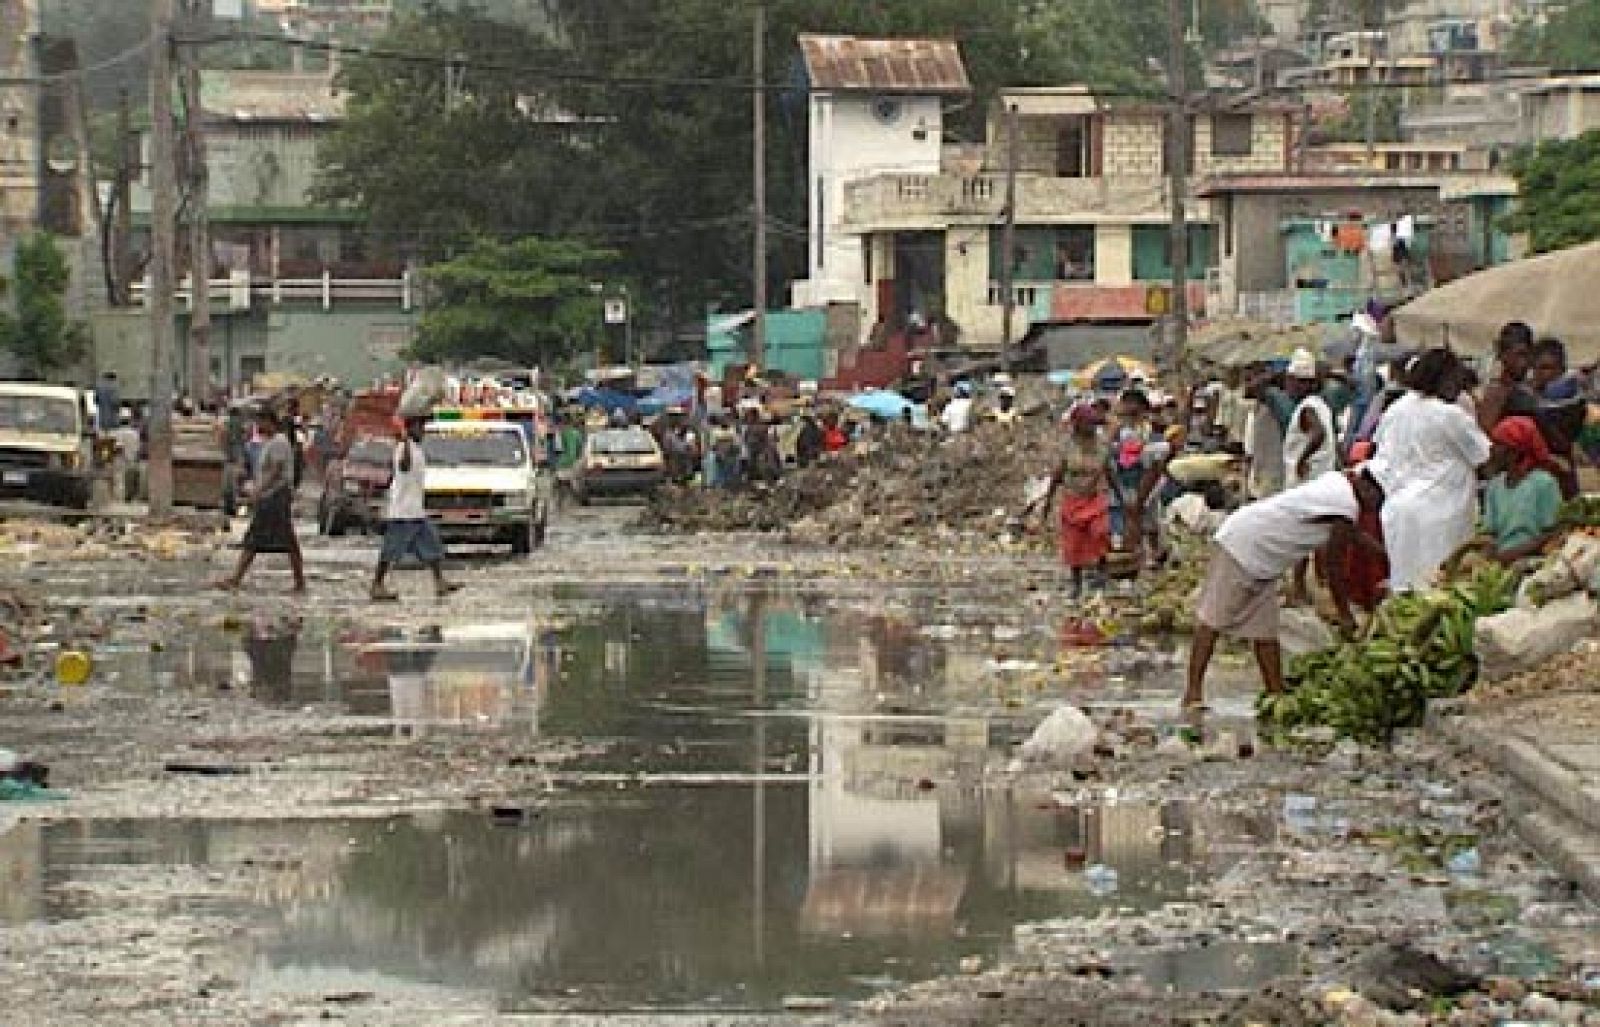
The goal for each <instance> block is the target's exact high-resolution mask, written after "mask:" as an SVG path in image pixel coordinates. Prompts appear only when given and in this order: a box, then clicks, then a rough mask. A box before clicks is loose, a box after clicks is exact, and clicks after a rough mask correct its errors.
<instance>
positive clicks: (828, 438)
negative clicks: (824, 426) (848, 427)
mask: <svg viewBox="0 0 1600 1027" xmlns="http://www.w3.org/2000/svg"><path fill="white" fill-rule="evenodd" d="M849 444H850V440H849V439H848V438H846V437H845V434H844V432H842V431H840V430H839V429H838V428H829V429H828V430H827V431H825V432H823V433H822V448H823V449H824V450H825V451H827V452H829V453H837V452H839V450H841V449H843V448H844V447H846V446H848V445H849Z"/></svg>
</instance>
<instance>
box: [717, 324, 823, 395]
mask: <svg viewBox="0 0 1600 1027" xmlns="http://www.w3.org/2000/svg"><path fill="white" fill-rule="evenodd" d="M727 317H728V315H727V314H711V315H709V316H708V317H707V318H706V356H707V358H708V360H709V362H710V364H711V374H712V377H714V378H721V377H722V373H723V371H724V370H726V369H727V367H728V365H729V364H740V363H743V362H744V359H745V344H744V339H745V334H744V332H745V331H748V328H745V329H744V330H743V331H733V332H726V331H716V330H715V325H716V324H717V322H719V321H722V320H725V319H726V318H727ZM827 321H828V319H827V314H826V313H825V312H824V311H821V310H772V311H768V312H767V354H766V361H765V365H764V366H765V367H766V368H767V369H769V370H774V371H782V372H784V373H785V374H789V375H793V376H794V377H796V378H800V379H809V380H813V381H814V380H818V379H821V378H823V377H825V372H826V370H827V362H826V351H827V328H828V323H827Z"/></svg>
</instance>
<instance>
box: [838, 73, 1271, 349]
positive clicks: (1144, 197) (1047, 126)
mask: <svg viewBox="0 0 1600 1027" xmlns="http://www.w3.org/2000/svg"><path fill="white" fill-rule="evenodd" d="M1008 110H1014V111H1015V116H1016V120H1017V133H1018V146H1017V149H1018V169H1017V170H1018V176H1017V177H1018V182H1017V223H1018V228H1017V233H1016V248H1015V250H1014V251H1013V252H1012V253H1011V254H1010V255H1009V259H1010V260H1011V261H1012V264H1013V267H1012V273H1013V274H1012V277H1013V282H1014V288H1015V301H1016V304H1017V309H1018V319H1017V326H1016V329H1015V332H1016V336H1017V338H1020V337H1021V336H1022V334H1023V333H1024V332H1026V331H1027V330H1028V329H1029V328H1030V327H1033V326H1043V325H1052V326H1066V325H1100V326H1106V327H1108V328H1112V327H1122V328H1126V327H1127V326H1129V325H1135V326H1141V325H1149V324H1150V323H1151V322H1152V321H1153V320H1154V319H1155V317H1156V314H1157V312H1158V311H1159V310H1160V304H1159V298H1160V295H1161V294H1164V292H1165V290H1166V287H1167V282H1168V280H1169V279H1170V276H1171V269H1170V267H1169V264H1168V240H1169V237H1170V227H1169V225H1170V214H1169V210H1170V196H1169V194H1168V187H1167V178H1166V155H1165V150H1166V145H1165V137H1166V132H1165V122H1164V112H1163V110H1162V108H1161V107H1160V106H1157V105H1148V104H1140V103H1120V104H1119V103H1115V102H1113V101H1111V100H1108V99H1104V98H1101V97H1097V96H1095V95H1094V94H1093V93H1092V92H1090V91H1089V90H1088V89H1086V88H1083V87H1077V86H1070V87H1060V88H1045V89H1018V90H1008V91H1006V92H1004V93H1002V94H1001V96H1000V98H999V100H998V101H997V103H996V105H995V107H994V109H993V111H992V112H991V115H990V118H989V123H988V131H987V138H986V140H985V143H984V145H983V146H981V147H959V146H951V147H946V149H945V157H944V160H943V167H942V169H941V170H940V171H939V172H937V173H929V172H903V171H889V172H878V173H873V174H869V175H865V176H862V177H859V178H856V179H855V180H854V181H852V182H850V183H849V184H848V185H847V187H846V189H845V211H844V222H843V226H842V227H843V231H844V234H845V235H846V237H847V239H848V240H849V242H848V243H847V244H846V245H847V246H848V247H849V248H859V250H860V252H861V254H862V260H861V263H860V265H859V268H860V273H861V276H862V277H861V282H862V285H863V286H864V287H865V288H864V289H863V291H862V295H863V296H864V301H863V303H864V305H863V316H862V321H863V322H864V324H866V325H868V326H880V331H881V330H883V329H887V330H889V331H893V330H895V329H897V328H899V327H900V326H902V325H904V324H907V323H915V322H917V321H919V320H922V321H927V322H933V321H936V320H939V319H948V321H949V322H951V323H953V325H954V326H955V327H956V328H957V329H959V339H960V342H961V344H962V345H963V346H965V347H969V348H976V349H994V348H996V347H998V345H999V344H1000V335H1001V325H1002V317H1003V306H1004V297H1003V293H1002V289H1001V281H1002V278H1003V271H1004V268H1003V264H1002V262H1003V260H1005V259H1007V255H1005V254H1004V253H1003V250H1002V243H1001V240H1002V229H1001V227H1000V226H1001V223H1002V222H1003V220H1004V203H1005V174H1004V170H1005V164H1006V149H1007V148H1006V145H1005V138H1006V129H1005V122H1006V112H1007V111H1008ZM1293 118H1294V109H1293V108H1289V107H1286V106H1273V105H1258V106H1254V107H1248V108H1240V109H1234V110H1229V109H1217V110H1212V111H1207V112H1203V113H1201V114H1198V115H1197V116H1196V117H1195V118H1194V120H1193V123H1192V129H1191V131H1192V134H1193V135H1192V138H1193V154H1194V160H1193V168H1194V173H1195V175H1196V176H1197V178H1202V177H1205V176H1211V175H1216V174H1245V173H1252V172H1254V173H1276V172H1282V171H1284V170H1285V169H1286V168H1287V166H1288V162H1289V159H1290V155H1291V151H1292V149H1293V133H1294V125H1293ZM1189 216H1190V221H1191V230H1190V252H1189V272H1190V279H1191V283H1192V284H1191V291H1192V294H1191V297H1190V299H1191V302H1192V304H1193V307H1194V309H1195V310H1196V311H1197V312H1198V311H1200V310H1202V309H1203V307H1204V300H1205V293H1206V289H1205V285H1204V283H1205V280H1206V278H1207V275H1208V273H1209V272H1210V270H1211V268H1212V267H1213V266H1214V253H1215V231H1214V226H1213V221H1212V219H1211V217H1210V214H1209V213H1208V212H1207V211H1206V209H1205V206H1204V205H1203V204H1195V205H1193V206H1192V207H1191V208H1190V215H1189ZM1013 341H1015V340H1013Z"/></svg>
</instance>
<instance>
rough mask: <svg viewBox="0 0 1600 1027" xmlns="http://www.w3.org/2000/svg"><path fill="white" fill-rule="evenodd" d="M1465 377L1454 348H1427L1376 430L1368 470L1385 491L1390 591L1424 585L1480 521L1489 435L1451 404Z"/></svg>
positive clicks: (1412, 588) (1385, 533)
mask: <svg viewBox="0 0 1600 1027" xmlns="http://www.w3.org/2000/svg"><path fill="white" fill-rule="evenodd" d="M1463 381H1465V368H1464V367H1463V365H1462V363H1461V360H1460V359H1459V358H1458V357H1457V356H1456V355H1455V354H1454V353H1451V352H1450V351H1449V350H1443V349H1436V350H1429V351H1428V352H1427V353H1424V354H1423V355H1422V356H1421V357H1418V358H1417V361H1416V363H1415V364H1414V365H1413V366H1412V368H1411V371H1410V374H1409V376H1408V378H1407V383H1406V384H1407V385H1408V386H1409V390H1408V391H1407V392H1406V394H1405V395H1404V396H1401V397H1400V398H1399V399H1397V400H1396V401H1395V402H1394V403H1393V405H1391V406H1390V407H1389V409H1388V410H1387V411H1385V413H1384V415H1383V421H1382V422H1381V423H1380V424H1379V425H1378V430H1377V433H1376V435H1375V436H1374V438H1373V441H1374V443H1375V446H1376V455H1375V456H1374V457H1373V460H1372V464H1371V470H1372V473H1373V476H1374V477H1375V478H1377V479H1378V481H1379V483H1381V484H1382V485H1383V487H1384V491H1385V492H1386V493H1387V496H1388V500H1387V502H1386V503H1385V504H1384V507H1383V543H1384V548H1385V549H1387V550H1388V553H1389V590H1390V591H1391V592H1404V591H1414V590H1418V589H1424V588H1428V587H1429V586H1430V585H1431V584H1432V583H1433V578H1434V575H1435V574H1437V573H1438V571H1439V567H1440V566H1441V565H1442V564H1443V563H1444V562H1445V561H1446V560H1447V559H1449V558H1450V556H1451V554H1453V553H1454V552H1455V551H1456V550H1457V549H1459V548H1460V547H1461V546H1462V545H1463V544H1464V543H1465V542H1466V541H1467V540H1468V539H1470V538H1471V537H1472V533H1473V528H1474V526H1475V525H1476V523H1477V516H1478V478H1477V474H1478V468H1480V467H1482V466H1483V465H1484V464H1485V463H1487V462H1488V460H1489V451H1490V443H1489V438H1488V436H1486V435H1484V433H1483V430H1482V429H1481V428H1479V427H1478V425H1477V423H1476V422H1475V421H1474V420H1473V419H1472V417H1471V415H1469V414H1468V413H1467V412H1466V411H1465V410H1463V409H1461V407H1460V406H1458V405H1457V404H1456V398H1457V396H1458V395H1459V393H1460V391H1461V384H1462V382H1463Z"/></svg>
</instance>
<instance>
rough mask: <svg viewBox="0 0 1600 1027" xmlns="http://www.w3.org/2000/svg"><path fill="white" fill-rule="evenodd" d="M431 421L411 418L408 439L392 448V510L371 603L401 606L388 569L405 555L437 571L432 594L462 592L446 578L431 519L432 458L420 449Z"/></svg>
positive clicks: (388, 514)
mask: <svg viewBox="0 0 1600 1027" xmlns="http://www.w3.org/2000/svg"><path fill="white" fill-rule="evenodd" d="M427 423H428V419H427V418H426V417H423V416H408V417H407V418H406V419H405V425H406V430H405V435H404V436H403V437H402V438H401V439H400V442H399V444H397V445H396V446H395V449H394V478H393V480H392V481H391V482H390V485H389V500H388V508H387V509H386V510H385V511H384V525H383V551H382V552H381V553H380V554H379V555H378V570H377V573H376V575H374V577H373V579H372V593H371V595H372V601H373V602H375V603H393V602H397V601H398V600H399V598H400V596H399V595H398V594H396V593H394V592H392V591H390V590H388V589H386V588H384V581H385V580H386V579H387V578H388V576H389V571H390V570H391V569H392V568H393V567H394V566H395V564H397V563H399V562H400V561H401V560H404V559H405V558H406V557H408V556H409V557H415V558H416V559H417V561H418V562H420V563H421V564H422V565H423V566H424V567H426V568H428V570H430V571H432V572H433V591H434V594H435V595H436V596H438V597H439V598H441V599H442V598H444V597H445V596H447V595H449V594H450V593H452V592H456V591H459V590H460V587H461V586H459V585H454V584H451V583H450V582H448V581H446V580H445V577H444V543H443V542H441V541H440V540H439V531H438V529H437V528H435V527H434V526H433V522H431V521H429V520H428V511H427V505H426V497H427V491H426V482H427V475H428V457H427V454H426V453H424V452H423V450H422V433H423V428H424V427H425V426H426V425H427Z"/></svg>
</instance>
